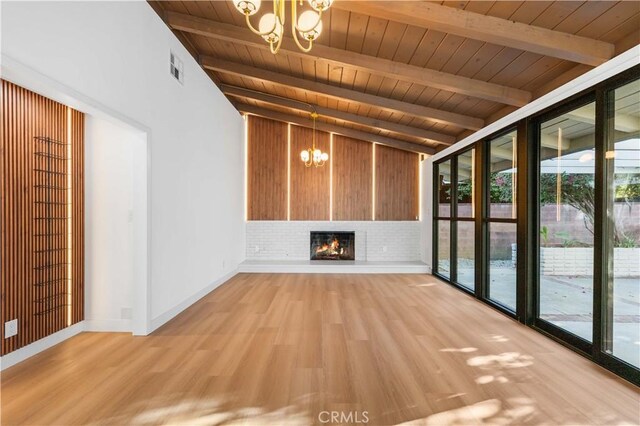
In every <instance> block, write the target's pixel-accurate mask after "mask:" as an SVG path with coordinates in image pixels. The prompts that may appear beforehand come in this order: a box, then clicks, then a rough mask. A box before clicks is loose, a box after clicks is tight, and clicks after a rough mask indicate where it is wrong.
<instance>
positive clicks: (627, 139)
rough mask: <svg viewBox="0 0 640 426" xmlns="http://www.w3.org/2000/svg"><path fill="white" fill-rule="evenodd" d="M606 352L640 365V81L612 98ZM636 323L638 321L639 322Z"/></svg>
mask: <svg viewBox="0 0 640 426" xmlns="http://www.w3.org/2000/svg"><path fill="white" fill-rule="evenodd" d="M609 100H610V103H611V104H612V108H611V110H612V115H613V120H611V121H610V123H611V127H610V128H609V129H608V132H607V133H608V134H607V138H606V140H607V144H606V153H605V162H606V163H605V170H606V174H607V176H606V182H607V185H606V189H605V191H606V194H607V197H606V199H607V206H606V209H607V214H606V217H607V218H608V219H609V220H608V221H607V224H606V228H607V232H606V233H605V235H606V238H605V241H604V243H605V246H606V249H605V251H606V252H607V253H608V255H609V259H610V260H611V261H610V262H609V268H608V271H607V279H606V283H605V289H606V290H605V292H604V294H605V300H606V304H605V306H606V308H605V313H604V339H603V343H604V345H603V346H604V350H605V351H606V352H607V353H609V354H611V355H613V356H615V357H616V358H619V359H621V360H622V361H624V362H626V363H629V364H631V365H634V366H635V367H640V346H638V344H639V342H640V325H639V324H638V320H637V318H638V317H639V316H640V308H639V307H638V301H640V248H638V247H639V246H640V135H639V133H638V132H639V131H640V80H636V81H633V82H631V83H628V84H626V85H624V86H622V87H619V88H617V89H615V90H613V91H611V92H610V94H609ZM634 319H635V320H634Z"/></svg>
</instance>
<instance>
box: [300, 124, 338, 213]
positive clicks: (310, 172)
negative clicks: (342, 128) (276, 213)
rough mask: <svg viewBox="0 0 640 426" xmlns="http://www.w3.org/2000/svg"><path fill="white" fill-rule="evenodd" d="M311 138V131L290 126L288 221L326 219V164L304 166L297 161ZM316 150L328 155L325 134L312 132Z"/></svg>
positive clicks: (327, 210)
mask: <svg viewBox="0 0 640 426" xmlns="http://www.w3.org/2000/svg"><path fill="white" fill-rule="evenodd" d="M312 136H313V130H312V129H309V128H306V127H300V126H294V125H291V207H290V208H291V214H290V218H291V220H329V206H330V200H329V196H330V189H329V182H330V175H329V172H330V164H329V163H328V162H327V164H325V165H324V166H322V167H314V166H311V167H307V166H305V165H304V163H303V162H302V160H300V152H301V151H302V150H305V149H307V148H309V147H311V142H312V140H311V139H312ZM316 148H318V149H320V150H322V152H329V148H330V147H329V133H326V132H318V131H316ZM329 161H331V158H330V159H329Z"/></svg>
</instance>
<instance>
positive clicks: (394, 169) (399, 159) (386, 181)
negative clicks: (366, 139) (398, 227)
mask: <svg viewBox="0 0 640 426" xmlns="http://www.w3.org/2000/svg"><path fill="white" fill-rule="evenodd" d="M375 151H376V152H375V158H376V189H375V192H376V220H417V219H418V214H419V205H418V200H419V193H418V192H419V184H418V179H419V169H418V168H419V167H420V163H419V161H420V160H419V156H418V154H416V153H413V152H408V151H403V150H400V149H395V148H390V147H388V146H384V145H376V147H375Z"/></svg>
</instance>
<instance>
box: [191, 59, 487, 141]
mask: <svg viewBox="0 0 640 426" xmlns="http://www.w3.org/2000/svg"><path fill="white" fill-rule="evenodd" d="M200 64H201V65H202V66H203V67H204V68H205V69H209V70H213V71H218V72H222V73H227V74H233V75H237V76H240V77H243V78H251V79H254V80H261V81H266V82H269V83H272V84H276V85H279V86H282V87H286V88H291V89H300V90H305V91H307V92H312V93H314V94H316V95H319V96H326V97H328V98H331V99H337V100H339V101H349V102H355V103H358V104H361V105H367V106H374V107H376V108H380V109H383V110H385V111H391V112H399V113H402V114H408V115H411V116H414V117H418V118H427V119H428V118H430V119H432V120H433V121H436V122H440V123H443V124H451V125H454V126H457V127H462V128H468V129H474V130H478V129H481V128H482V127H483V126H484V121H483V120H481V119H479V118H474V117H468V116H465V115H460V114H455V113H451V112H447V111H441V110H437V109H434V108H429V107H425V106H422V105H416V104H411V103H408V102H402V101H397V100H394V99H387V98H383V97H381V96H375V95H370V94H368V93H363V92H358V91H356V90H351V89H345V88H342V87H336V86H331V85H329V84H324V83H317V82H314V81H309V80H305V79H303V78H298V77H291V76H289V75H286V74H282V73H277V72H273V71H268V70H264V69H261V68H255V67H251V66H248V65H243V64H239V63H237V62H231V61H225V60H222V59H216V58H212V57H210V56H201V57H200ZM436 117H437V118H436Z"/></svg>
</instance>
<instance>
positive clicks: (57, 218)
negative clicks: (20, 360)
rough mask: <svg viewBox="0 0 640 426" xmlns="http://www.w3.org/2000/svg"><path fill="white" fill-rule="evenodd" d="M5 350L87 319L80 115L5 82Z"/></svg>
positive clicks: (1, 246) (0, 257)
mask: <svg viewBox="0 0 640 426" xmlns="http://www.w3.org/2000/svg"><path fill="white" fill-rule="evenodd" d="M1 97H2V101H1V102H2V117H1V120H2V135H1V138H0V155H1V157H0V182H1V186H0V198H1V200H2V206H1V208H0V262H1V265H2V267H1V272H0V290H1V292H2V300H1V304H2V314H1V315H0V317H1V318H0V321H1V322H2V325H4V323H5V322H6V321H10V320H13V319H17V320H18V334H17V336H14V337H9V338H5V336H4V327H3V326H2V327H0V338H1V340H2V351H1V352H2V354H3V355H4V354H7V353H9V352H12V351H14V350H16V349H18V348H21V347H23V346H25V345H27V344H29V343H32V342H35V341H36V340H39V339H41V338H43V337H45V336H48V335H50V334H52V333H55V332H56V331H59V330H61V329H63V328H65V327H67V326H69V325H71V324H74V323H77V322H79V321H81V320H82V319H83V318H84V183H83V179H84V176H83V175H84V161H83V160H84V114H82V113H80V112H78V111H75V110H73V109H71V108H69V107H67V106H65V105H62V104H60V103H58V102H54V101H52V100H51V99H47V98H45V97H43V96H40V95H38V94H36V93H33V92H31V91H29V90H26V89H24V88H21V87H19V86H16V85H15V84H12V83H10V82H7V81H4V80H3V81H2V96H1Z"/></svg>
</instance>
